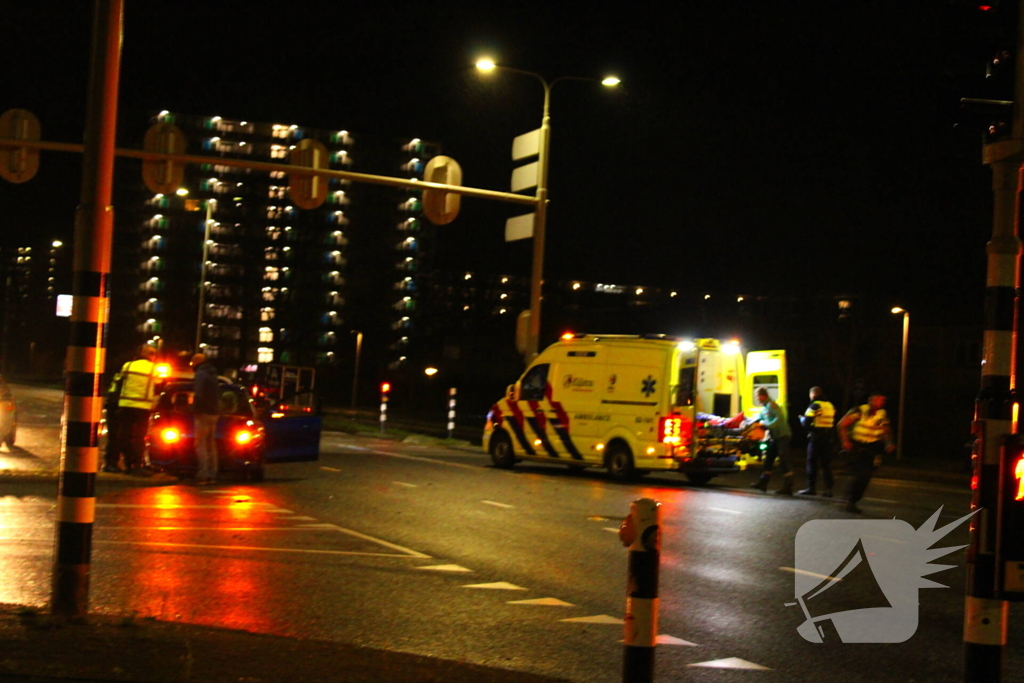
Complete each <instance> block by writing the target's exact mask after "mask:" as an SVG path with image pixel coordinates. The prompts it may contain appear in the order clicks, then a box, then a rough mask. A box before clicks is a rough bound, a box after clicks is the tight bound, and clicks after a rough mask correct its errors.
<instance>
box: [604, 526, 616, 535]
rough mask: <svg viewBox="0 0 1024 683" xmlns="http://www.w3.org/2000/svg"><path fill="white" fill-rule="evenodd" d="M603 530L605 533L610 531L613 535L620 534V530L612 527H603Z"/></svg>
mask: <svg viewBox="0 0 1024 683" xmlns="http://www.w3.org/2000/svg"><path fill="white" fill-rule="evenodd" d="M601 528H602V529H604V530H605V531H610V532H612V533H613V534H617V533H619V530H618V529H616V528H615V527H611V526H603V527H601Z"/></svg>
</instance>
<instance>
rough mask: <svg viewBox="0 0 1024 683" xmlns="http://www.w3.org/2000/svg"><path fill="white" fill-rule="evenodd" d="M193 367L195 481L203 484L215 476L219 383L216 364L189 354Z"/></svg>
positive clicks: (209, 482) (210, 482)
mask: <svg viewBox="0 0 1024 683" xmlns="http://www.w3.org/2000/svg"><path fill="white" fill-rule="evenodd" d="M191 364H192V369H193V370H194V371H195V378H194V379H193V394H192V418H193V423H194V425H195V440H196V484H198V485H200V486H204V485H206V484H212V483H214V482H215V481H216V480H217V440H216V435H217V416H218V414H219V413H220V405H219V403H220V384H219V382H218V381H217V368H215V367H214V366H213V363H210V362H208V361H207V360H206V356H205V355H204V354H202V353H197V354H196V355H194V356H192V363H191Z"/></svg>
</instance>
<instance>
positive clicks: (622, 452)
mask: <svg viewBox="0 0 1024 683" xmlns="http://www.w3.org/2000/svg"><path fill="white" fill-rule="evenodd" d="M757 387H765V388H766V389H768V392H769V394H770V395H771V396H772V398H774V399H775V400H777V401H778V402H779V403H780V404H782V405H785V403H786V401H785V399H786V395H787V386H786V354H785V351H781V350H778V351H752V352H750V353H749V354H747V359H746V363H744V359H743V355H742V353H741V352H740V346H739V343H738V342H736V341H730V342H725V343H723V342H721V341H719V340H717V339H695V340H683V339H677V338H672V337H666V336H664V335H655V336H651V335H646V336H627V335H577V336H570V335H566V336H565V337H563V338H562V340H561V341H559V342H557V343H555V344H553V345H551V346H549V347H548V348H547V349H545V350H544V351H543V352H542V353H541V354H540V355H539V356H537V358H536V360H534V362H533V363H531V364H530V366H529V367H528V368H527V369H526V372H524V373H523V375H522V377H520V378H519V381H517V382H516V383H515V384H513V385H510V386H509V387H508V390H507V391H506V394H505V397H504V398H503V399H501V400H500V401H498V402H497V403H495V404H494V406H493V407H492V408H491V410H490V412H489V413H488V415H487V425H486V427H485V428H484V438H483V447H484V450H485V451H487V452H488V453H489V454H490V456H491V460H492V462H493V463H494V465H495V466H497V467H502V468H509V467H512V466H513V465H515V463H516V462H519V461H521V460H536V461H542V462H556V463H562V464H565V465H568V466H570V467H576V468H584V467H605V468H607V469H608V471H609V473H610V474H611V475H612V477H614V478H616V479H631V478H633V477H635V476H637V475H640V474H645V473H647V472H650V471H653V470H673V471H676V472H680V473H682V474H685V475H686V476H687V477H688V478H689V480H690V481H691V482H694V483H698V484H704V483H707V482H708V481H709V480H710V479H711V478H712V477H714V476H715V475H718V474H725V473H730V472H737V471H739V470H740V469H741V466H742V465H744V464H745V461H744V458H745V457H746V453H748V452H749V451H751V450H753V449H756V447H757V443H756V441H755V439H753V438H752V437H751V436H750V433H749V432H750V430H749V425H750V419H751V418H752V417H753V416H754V415H756V413H757V411H758V409H759V406H757V405H755V404H754V403H753V400H752V399H753V395H754V390H755V389H756V388H757Z"/></svg>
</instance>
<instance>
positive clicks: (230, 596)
mask: <svg viewBox="0 0 1024 683" xmlns="http://www.w3.org/2000/svg"><path fill="white" fill-rule="evenodd" d="M138 502H139V503H142V504H147V505H151V506H152V507H153V509H155V510H156V516H157V517H158V518H159V519H161V520H162V519H166V518H167V517H171V516H176V517H180V518H183V519H184V518H191V519H196V518H197V517H198V518H202V519H204V520H205V521H204V522H203V523H202V526H204V527H210V526H213V525H211V524H210V523H209V521H210V520H211V518H212V519H214V520H215V522H216V523H224V522H225V521H226V520H225V515H226V516H227V517H229V518H230V522H237V521H240V520H241V521H245V522H249V523H252V524H254V525H255V524H256V523H258V522H265V521H267V520H266V515H267V511H266V507H267V505H272V504H270V503H265V502H263V501H260V500H256V499H255V498H254V496H252V495H249V494H248V493H239V494H238V495H235V496H231V495H227V496H224V495H219V496H201V497H197V496H196V495H195V493H194V491H193V490H191V489H186V488H181V487H160V488H154V489H148V490H147V491H146V492H145V493H144V494H143V495H142V496H141V497H140V499H139V500H138ZM210 505H215V506H217V507H218V508H221V507H222V509H217V510H214V509H210V508H209V507H207V506H210ZM200 506H201V507H200ZM230 525H231V526H235V525H234V524H230ZM138 531H139V532H140V538H139V540H141V541H144V542H146V543H162V542H165V541H166V543H167V545H148V546H146V545H139V546H135V547H133V548H132V551H131V552H130V553H126V554H125V556H124V561H125V562H126V563H128V566H127V567H125V578H126V580H127V581H130V582H132V583H133V585H134V588H133V591H132V592H133V593H134V595H133V598H132V603H133V604H132V608H133V609H135V610H136V611H138V612H139V613H140V614H142V615H145V616H153V617H157V618H160V619H167V620H179V621H186V622H190V623H195V624H204V625H209V626H223V627H226V628H235V629H242V630H246V631H254V632H259V633H282V632H283V631H284V629H283V624H277V623H276V622H275V621H274V620H273V619H272V618H271V616H270V611H269V610H268V609H267V605H268V604H270V603H271V602H272V600H270V599H269V598H270V596H272V595H273V586H271V585H270V582H269V580H268V578H267V576H268V574H269V572H268V571H267V569H266V564H265V562H266V561H267V558H266V557H265V556H261V555H260V554H258V553H255V554H254V553H253V552H251V551H245V550H232V549H231V548H230V547H229V546H232V545H238V546H246V545H251V543H249V542H247V540H245V539H246V536H241V537H240V536H239V534H238V532H237V531H228V530H225V531H209V530H202V531H198V530H197V531H185V532H184V533H183V532H182V531H181V527H180V525H179V526H178V531H174V532H162V531H161V530H160V528H159V527H158V526H156V527H154V526H149V527H147V526H142V527H139V528H138ZM203 546H207V547H203ZM209 546H220V547H209ZM226 546H228V547H226Z"/></svg>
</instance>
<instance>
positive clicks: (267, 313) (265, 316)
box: [260, 308, 275, 321]
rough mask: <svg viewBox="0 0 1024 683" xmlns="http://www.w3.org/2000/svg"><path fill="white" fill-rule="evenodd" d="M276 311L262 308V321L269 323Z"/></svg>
mask: <svg viewBox="0 0 1024 683" xmlns="http://www.w3.org/2000/svg"><path fill="white" fill-rule="evenodd" d="M274 315H275V311H274V309H273V308H261V309H260V320H263V321H267V320H273V319H274Z"/></svg>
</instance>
